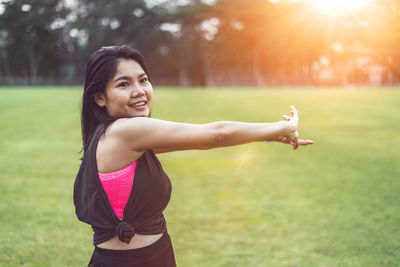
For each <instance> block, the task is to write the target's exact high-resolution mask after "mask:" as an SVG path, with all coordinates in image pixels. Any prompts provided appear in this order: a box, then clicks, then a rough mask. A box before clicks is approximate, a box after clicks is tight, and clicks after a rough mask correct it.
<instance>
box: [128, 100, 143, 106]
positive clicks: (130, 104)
mask: <svg viewBox="0 0 400 267" xmlns="http://www.w3.org/2000/svg"><path fill="white" fill-rule="evenodd" d="M143 101H144V105H143V106H145V105H147V101H146V100H144V99H143V100H139V101H136V102H134V103H132V104H129V106H131V107H135V106H134V105H135V104H136V103H139V102H143Z"/></svg>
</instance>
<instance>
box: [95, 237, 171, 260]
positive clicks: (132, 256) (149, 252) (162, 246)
mask: <svg viewBox="0 0 400 267" xmlns="http://www.w3.org/2000/svg"><path fill="white" fill-rule="evenodd" d="M170 246H172V243H171V238H170V236H169V234H168V232H164V233H163V235H162V236H161V238H160V239H158V240H157V241H156V242H154V243H153V244H150V245H148V246H145V247H141V248H134V249H127V250H114V249H105V248H99V247H97V246H95V247H94V253H95V254H97V255H99V256H102V257H105V258H107V259H110V260H116V261H132V262H137V263H140V262H146V261H149V260H152V259H153V258H156V257H157V256H158V255H160V254H162V253H163V252H165V250H167V249H168V248H170Z"/></svg>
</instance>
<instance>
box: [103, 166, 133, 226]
mask: <svg viewBox="0 0 400 267" xmlns="http://www.w3.org/2000/svg"><path fill="white" fill-rule="evenodd" d="M136 164H137V160H136V161H134V162H132V163H131V164H129V165H128V166H126V167H125V168H123V169H121V170H118V171H115V172H110V173H101V172H99V178H100V182H101V185H102V186H103V189H104V191H105V192H106V194H107V197H108V201H109V202H110V204H111V207H112V208H113V210H114V213H115V215H117V217H118V218H123V217H124V215H123V212H124V208H125V206H126V203H127V202H128V199H129V195H130V194H131V191H132V185H133V180H134V176H135V169H136Z"/></svg>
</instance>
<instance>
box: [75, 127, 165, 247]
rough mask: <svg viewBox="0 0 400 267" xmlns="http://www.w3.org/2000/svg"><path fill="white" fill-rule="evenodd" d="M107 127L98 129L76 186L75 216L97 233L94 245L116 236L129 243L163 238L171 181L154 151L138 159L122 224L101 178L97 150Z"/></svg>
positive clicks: (86, 152) (149, 151)
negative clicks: (157, 236)
mask: <svg viewBox="0 0 400 267" xmlns="http://www.w3.org/2000/svg"><path fill="white" fill-rule="evenodd" d="M102 128H103V124H100V125H98V126H97V128H96V130H95V132H94V134H93V136H92V138H91V140H90V143H89V146H88V149H87V150H86V151H85V153H84V156H83V159H82V163H81V166H80V168H79V171H78V174H77V175H76V179H75V184H74V204H75V212H76V215H77V217H78V219H79V220H81V221H83V222H85V223H88V224H90V225H91V226H92V228H93V231H94V237H93V244H94V245H97V244H100V243H103V242H105V241H107V240H109V239H111V238H112V237H114V236H115V235H117V236H118V238H119V239H120V240H121V241H122V242H125V243H129V241H130V240H131V238H132V237H133V235H134V234H135V233H138V234H147V235H150V234H160V233H163V232H166V231H167V226H166V222H165V219H164V215H163V210H164V209H165V208H166V206H167V204H168V202H169V199H170V197H171V181H170V180H169V178H168V176H167V174H166V173H165V172H164V170H163V168H162V167H161V164H160V162H159V160H158V159H157V157H156V155H155V153H154V152H153V150H146V151H145V152H144V154H143V155H142V156H141V157H140V158H139V159H138V162H137V165H136V170H135V179H134V181H133V186H132V191H131V194H130V196H129V199H128V202H127V203H126V206H125V209H124V212H123V214H124V217H123V220H122V221H121V220H120V219H119V218H118V217H117V216H116V215H115V213H114V211H113V209H112V207H111V205H110V202H109V201H108V198H107V194H106V192H105V191H104V189H103V187H102V186H101V182H100V179H99V176H98V169H97V162H96V149H97V144H98V141H99V139H100V136H101V129H102Z"/></svg>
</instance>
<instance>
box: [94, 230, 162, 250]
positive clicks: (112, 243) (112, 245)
mask: <svg viewBox="0 0 400 267" xmlns="http://www.w3.org/2000/svg"><path fill="white" fill-rule="evenodd" d="M162 235H163V234H162V233H161V234H156V235H141V234H135V235H134V236H133V237H132V239H131V241H130V242H129V244H127V243H124V242H122V241H121V240H119V238H118V236H114V237H113V238H111V239H110V240H107V241H106V242H103V243H100V244H98V245H97V247H99V248H104V249H114V250H124V249H135V248H142V247H147V246H149V245H151V244H153V243H155V242H156V241H157V240H159V239H160V238H161V236H162Z"/></svg>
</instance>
